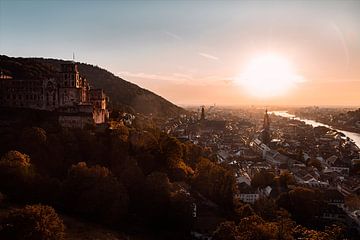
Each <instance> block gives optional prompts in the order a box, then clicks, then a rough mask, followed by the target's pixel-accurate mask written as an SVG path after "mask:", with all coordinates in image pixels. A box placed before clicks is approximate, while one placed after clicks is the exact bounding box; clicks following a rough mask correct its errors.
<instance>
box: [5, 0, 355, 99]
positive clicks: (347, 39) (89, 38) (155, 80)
mask: <svg viewBox="0 0 360 240" xmlns="http://www.w3.org/2000/svg"><path fill="white" fill-rule="evenodd" d="M73 52H75V56H76V60H77V61H80V62H87V63H91V64H95V65H99V66H101V67H103V68H106V69H108V70H109V71H111V72H113V73H114V74H115V75H118V76H120V77H122V78H125V79H127V80H129V81H131V82H134V83H137V84H138V85H140V86H142V87H144V88H147V89H150V90H152V91H154V92H155V93H157V94H159V95H161V96H163V97H165V98H167V99H168V100H170V101H173V102H174V103H177V104H213V103H216V104H218V105H223V104H225V105H238V104H278V103H282V104H298V105H308V104H309V105H360V1H258V2H256V1H249V2H248V1H122V2H121V1H66V0H61V1H45V0H43V1H33V0H32V1H16V0H15V1H14V0H12V1H6V0H0V53H1V54H6V55H9V56H36V57H47V58H62V59H71V58H72V53H73ZM267 53H274V54H276V55H280V56H282V57H283V58H285V59H287V60H288V61H289V63H291V65H292V66H293V69H294V72H296V74H297V75H299V76H301V77H302V78H303V79H304V81H302V82H299V83H297V84H296V87H295V88H293V89H292V90H291V91H289V92H288V93H287V94H285V95H283V96H281V97H280V96H279V97H273V98H267V99H258V98H256V97H253V96H251V94H249V93H248V92H246V91H245V90H244V88H243V87H242V86H240V85H239V84H236V76H239V75H241V73H242V72H243V71H245V68H246V66H247V65H248V63H249V62H250V60H251V59H252V58H254V57H255V56H261V55H264V54H267Z"/></svg>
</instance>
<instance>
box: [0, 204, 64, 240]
mask: <svg viewBox="0 0 360 240" xmlns="http://www.w3.org/2000/svg"><path fill="white" fill-rule="evenodd" d="M0 237H1V239H9V240H10V239H14V240H17V239H18V240H61V239H64V224H63V222H62V220H61V218H60V217H59V216H58V215H57V214H56V212H55V210H54V209H53V208H52V207H49V206H44V205H27V206H25V207H24V208H20V209H15V210H12V211H11V212H10V213H9V214H8V216H7V217H6V218H5V219H4V220H3V221H2V228H1V230H0Z"/></svg>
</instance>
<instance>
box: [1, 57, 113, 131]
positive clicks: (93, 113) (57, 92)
mask: <svg viewBox="0 0 360 240" xmlns="http://www.w3.org/2000/svg"><path fill="white" fill-rule="evenodd" d="M107 103H108V101H107V97H106V95H105V93H104V91H103V90H102V89H91V88H90V85H89V83H88V82H87V80H86V79H85V78H84V77H82V76H81V75H80V73H79V71H78V66H77V64H76V63H73V62H72V63H66V64H61V70H60V72H58V73H57V76H56V77H55V78H49V79H13V78H12V77H11V76H6V75H4V74H2V73H1V74H0V107H11V108H30V109H38V110H46V111H56V112H58V113H59V123H60V125H61V126H63V127H78V128H83V127H84V126H86V125H89V124H90V125H92V124H101V123H105V122H106V120H107V118H108V116H109V112H108V109H107Z"/></svg>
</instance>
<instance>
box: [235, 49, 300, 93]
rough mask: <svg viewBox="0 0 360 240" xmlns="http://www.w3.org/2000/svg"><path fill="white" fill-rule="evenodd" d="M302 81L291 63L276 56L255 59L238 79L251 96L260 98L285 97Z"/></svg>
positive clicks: (268, 55) (237, 81)
mask: <svg viewBox="0 0 360 240" xmlns="http://www.w3.org/2000/svg"><path fill="white" fill-rule="evenodd" d="M300 81H302V78H301V77H300V76H297V75H296V73H295V72H294V69H293V67H292V65H291V64H290V62H289V61H288V60H287V59H285V58H283V57H281V56H278V55H275V54H266V55H261V56H258V57H255V58H254V59H252V60H251V61H250V63H249V64H248V66H247V67H246V68H245V70H244V71H243V73H241V75H239V76H238V77H237V78H236V83H238V84H239V85H241V86H242V87H243V88H244V89H245V90H246V92H247V93H248V94H249V95H252V96H255V97H260V98H268V97H274V96H279V95H284V94H286V93H288V91H289V90H291V89H292V88H293V87H294V86H295V84H296V83H298V82H300Z"/></svg>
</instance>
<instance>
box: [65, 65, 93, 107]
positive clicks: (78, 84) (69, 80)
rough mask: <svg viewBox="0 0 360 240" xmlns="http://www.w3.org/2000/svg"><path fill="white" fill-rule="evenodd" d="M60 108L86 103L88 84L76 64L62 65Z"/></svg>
mask: <svg viewBox="0 0 360 240" xmlns="http://www.w3.org/2000/svg"><path fill="white" fill-rule="evenodd" d="M59 79H60V80H59V106H60V107H65V106H75V105H77V104H80V103H84V102H86V99H87V98H88V97H87V95H88V94H87V92H88V91H89V90H88V89H87V83H86V80H85V79H83V78H81V77H80V73H79V70H78V66H77V64H76V63H74V62H71V63H65V64H61V71H60V77H59Z"/></svg>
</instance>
